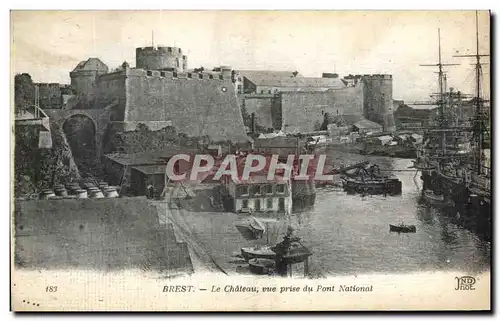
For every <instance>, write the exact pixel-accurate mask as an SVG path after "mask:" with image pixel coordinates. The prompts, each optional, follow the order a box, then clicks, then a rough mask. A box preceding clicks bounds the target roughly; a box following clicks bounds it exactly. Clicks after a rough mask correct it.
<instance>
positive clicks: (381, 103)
mask: <svg viewBox="0 0 500 321" xmlns="http://www.w3.org/2000/svg"><path fill="white" fill-rule="evenodd" d="M362 79H363V105H364V114H365V117H366V119H368V120H371V121H373V122H375V123H377V124H380V125H382V126H384V131H394V130H395V124H394V115H393V110H392V109H393V101H392V75H364V76H363V77H362Z"/></svg>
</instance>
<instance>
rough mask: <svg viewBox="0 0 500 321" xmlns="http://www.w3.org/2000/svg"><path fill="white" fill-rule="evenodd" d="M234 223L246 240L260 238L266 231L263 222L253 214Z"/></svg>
mask: <svg viewBox="0 0 500 321" xmlns="http://www.w3.org/2000/svg"><path fill="white" fill-rule="evenodd" d="M234 225H235V227H236V228H237V229H238V231H239V232H240V233H241V234H242V235H243V237H244V238H245V239H247V240H256V239H260V238H262V236H263V235H264V233H265V231H266V228H265V226H264V224H262V223H261V222H260V221H259V220H257V219H256V218H255V217H253V216H250V217H249V218H248V219H246V220H243V221H240V222H237V223H235V224H234Z"/></svg>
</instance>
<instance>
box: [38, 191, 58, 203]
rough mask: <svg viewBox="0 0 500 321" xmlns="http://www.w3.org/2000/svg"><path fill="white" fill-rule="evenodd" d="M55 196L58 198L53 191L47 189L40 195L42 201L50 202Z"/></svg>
mask: <svg viewBox="0 0 500 321" xmlns="http://www.w3.org/2000/svg"><path fill="white" fill-rule="evenodd" d="M54 196H56V194H54V191H53V190H51V189H46V190H43V191H42V193H41V194H40V199H42V200H48V199H49V198H51V197H54Z"/></svg>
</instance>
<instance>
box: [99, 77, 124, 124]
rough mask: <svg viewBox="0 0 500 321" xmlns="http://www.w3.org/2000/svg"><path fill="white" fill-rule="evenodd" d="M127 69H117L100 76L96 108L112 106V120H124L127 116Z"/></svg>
mask: <svg viewBox="0 0 500 321" xmlns="http://www.w3.org/2000/svg"><path fill="white" fill-rule="evenodd" d="M125 79H126V72H125V71H123V70H122V71H117V72H113V73H109V74H106V75H102V76H100V77H99V83H98V87H97V99H96V101H95V107H96V108H106V107H109V108H111V110H112V112H111V115H110V120H111V121H123V119H124V117H125V105H126V95H125V93H126V91H125V86H126V84H125Z"/></svg>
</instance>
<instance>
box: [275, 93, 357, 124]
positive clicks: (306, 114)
mask: <svg viewBox="0 0 500 321" xmlns="http://www.w3.org/2000/svg"><path fill="white" fill-rule="evenodd" d="M279 100H280V101H279V102H276V106H275V107H274V110H275V111H274V112H273V124H274V126H275V128H276V129H283V131H284V132H286V133H300V132H311V131H315V130H318V126H320V125H321V124H322V123H323V119H324V114H325V113H328V114H329V115H331V116H333V117H336V116H344V115H345V116H355V117H354V118H362V116H363V86H362V85H361V84H359V85H357V86H355V87H350V88H344V89H338V90H330V91H327V92H283V93H280V99H279ZM280 111H281V113H280ZM280 114H281V115H280ZM280 116H281V118H282V120H281V121H280V119H279V117H280ZM349 118H351V119H352V118H353V117H349Z"/></svg>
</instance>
